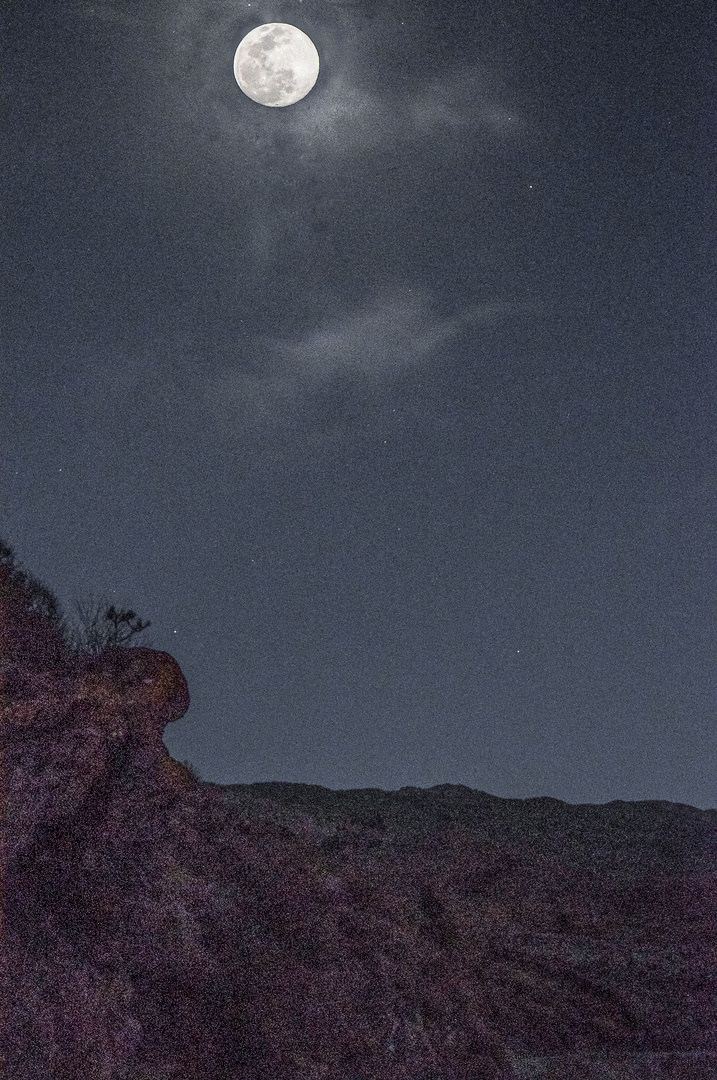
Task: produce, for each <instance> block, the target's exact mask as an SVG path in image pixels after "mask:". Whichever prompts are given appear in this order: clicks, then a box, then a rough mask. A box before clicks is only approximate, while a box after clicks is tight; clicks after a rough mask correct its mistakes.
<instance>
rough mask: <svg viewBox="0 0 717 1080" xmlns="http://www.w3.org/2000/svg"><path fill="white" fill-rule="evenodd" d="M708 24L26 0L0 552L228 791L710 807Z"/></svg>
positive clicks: (459, 10) (12, 202) (7, 123)
mask: <svg viewBox="0 0 717 1080" xmlns="http://www.w3.org/2000/svg"><path fill="white" fill-rule="evenodd" d="M265 22H289V23H293V24H294V25H296V26H298V27H299V28H300V29H302V30H303V31H304V32H305V33H307V34H308V35H309V36H310V37H311V39H312V40H313V41H314V43H315V45H316V47H317V49H318V51H319V55H320V58H321V70H320V74H319V78H318V81H317V83H316V85H315V87H314V89H313V90H312V91H311V92H310V93H309V95H308V96H307V97H306V98H305V99H304V100H303V101H301V102H299V103H297V104H295V105H293V106H289V107H286V108H267V107H265V106H262V105H259V104H256V103H254V102H253V101H251V100H250V99H249V98H248V97H246V96H245V95H244V94H243V93H242V92H241V90H240V89H239V87H238V86H237V84H236V82H235V80H234V76H233V70H232V62H233V56H234V51H235V49H236V47H237V45H238V43H239V41H240V40H241V39H242V38H243V37H244V36H245V34H247V33H248V32H249V31H250V30H251V29H253V28H254V27H255V26H257V25H259V24H261V23H265ZM715 25H716V23H715V17H714V8H713V5H712V3H710V0H704V2H701V0H694V2H693V0H682V2H681V3H679V4H677V3H675V2H674V0H624V2H622V3H616V2H615V0H604V2H600V0H585V2H578V0H564V2H562V3H560V4H550V3H546V2H545V0H487V2H486V3H473V2H471V3H468V2H463V0H450V2H448V0H443V2H441V0H385V2H382V3H378V2H377V0H303V2H302V0H285V2H281V0H277V2H272V0H251V3H249V2H246V0H231V2H230V0H171V2H169V0H141V2H140V0H118V2H114V3H105V2H103V0H96V2H95V3H85V2H80V0H63V2H62V3H58V0H37V2H34V3H27V2H25V0H6V3H5V4H4V6H3V14H2V27H1V30H2V38H3V40H4V43H5V55H4V58H3V60H2V65H1V67H2V70H1V71H0V80H1V91H2V98H1V101H0V122H1V124H2V138H3V143H4V146H3V149H2V155H1V159H2V163H1V164H0V169H1V170H2V203H3V211H2V216H3V232H4V240H3V245H2V249H3V250H2V278H3V300H2V317H1V325H2V329H1V331H0V334H1V344H2V360H1V364H2V368H1V373H2V381H1V385H0V535H2V538H3V539H4V540H6V541H7V542H8V543H10V544H11V545H12V547H13V549H14V550H15V553H16V555H17V557H18V558H19V560H20V561H21V563H22V564H23V566H25V567H26V568H28V569H29V570H30V571H31V572H32V573H33V574H34V575H36V576H37V577H39V578H40V579H41V580H42V581H43V582H44V583H45V584H46V585H48V586H49V587H50V588H51V589H52V590H53V591H54V592H55V593H56V594H57V596H58V597H59V598H60V600H61V602H62V604H63V607H64V608H65V611H66V612H67V613H68V615H71V614H72V613H73V611H74V608H73V604H74V601H75V600H76V599H85V598H86V597H87V595H88V594H89V593H91V592H92V593H95V594H101V595H106V596H108V597H109V598H110V599H111V601H113V602H114V603H115V604H123V605H125V606H128V607H132V608H134V609H135V611H136V612H137V613H138V614H139V615H140V616H141V617H142V618H143V619H149V620H151V624H152V625H151V627H150V628H149V630H148V631H147V632H146V633H145V635H144V636H143V638H142V641H140V642H138V643H143V642H146V643H151V644H152V645H153V647H154V648H157V649H164V650H166V651H168V652H170V653H171V654H172V655H173V656H174V657H175V658H176V659H177V661H178V662H179V664H180V665H181V668H182V670H183V672H184V674H185V676H186V678H187V682H188V684H189V690H190V694H191V698H192V704H191V706H190V708H189V711H188V712H187V714H186V716H185V717H184V718H183V719H181V720H180V721H177V722H176V723H174V724H172V725H170V726H169V727H168V728H167V729H166V730H165V733H164V741H165V744H166V746H167V748H168V749H169V751H170V753H171V754H172V756H173V757H175V758H177V759H178V760H185V759H189V760H190V761H191V762H192V763H193V765H194V766H195V767H196V769H197V770H198V772H199V774H200V775H201V777H202V778H203V779H205V780H212V781H215V782H217V783H223V784H228V783H250V782H253V781H259V780H283V781H294V782H302V783H313V784H322V785H324V786H326V787H330V788H357V787H379V788H383V789H390V790H394V789H397V788H399V787H401V786H404V785H414V786H417V787H429V786H432V785H434V784H441V783H454V784H465V785H467V786H469V787H471V788H476V789H480V790H483V791H486V792H489V793H491V794H494V795H499V796H502V797H510V798H528V797H532V796H538V795H548V796H552V797H554V798H558V799H563V800H566V801H568V802H571V803H601V802H608V801H610V800H613V799H625V800H638V799H664V800H670V801H674V802H682V803H689V804H692V805H694V806H697V807H703V808H707V807H714V806H717V767H716V766H717V755H716V753H715V747H716V738H717V722H716V717H715V705H716V703H717V701H716V690H717V681H716V679H715V660H716V657H717V648H716V646H717V634H716V632H715V631H716V612H717V595H716V593H717V589H716V584H717V574H716V572H715V565H716V556H717V545H716V543H715V540H716V530H715V523H716V520H717V513H716V510H717V507H716V503H715V488H716V481H717V460H716V457H717V455H716V453H715V450H716V446H717V443H716V440H715V435H716V434H717V432H716V429H715V418H716V417H717V400H716V399H717V392H716V391H717V366H716V363H715V360H716V355H717V354H716V352H715V344H716V336H717V335H716V334H715V324H716V317H715V311H716V308H717V305H716V303H715V274H716V273H717V265H716V263H717V229H716V228H715V198H714V196H715V188H716V185H715V168H716V164H717V154H716V153H715V151H716V145H715V131H714V119H715V101H716V100H717V78H716V71H717V69H716V66H715V64H714V43H715ZM136 640H137V639H135V641H136Z"/></svg>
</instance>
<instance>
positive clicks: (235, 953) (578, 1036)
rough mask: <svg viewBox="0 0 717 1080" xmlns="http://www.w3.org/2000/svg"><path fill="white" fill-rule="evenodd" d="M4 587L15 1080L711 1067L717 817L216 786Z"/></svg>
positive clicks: (163, 694)
mask: <svg viewBox="0 0 717 1080" xmlns="http://www.w3.org/2000/svg"><path fill="white" fill-rule="evenodd" d="M1 586H2V582H1V581H0V732H1V733H2V741H1V743H0V779H1V786H0V792H1V794H2V827H1V831H0V842H1V845H2V847H1V856H2V877H1V887H2V893H1V895H2V908H1V916H2V953H1V954H0V965H1V966H0V971H1V973H2V986H3V996H2V1011H1V1015H0V1036H1V1052H2V1058H3V1060H2V1071H3V1075H4V1076H7V1077H9V1078H12V1080H40V1078H43V1080H46V1078H48V1077H51V1078H52V1080H77V1078H78V1077H91V1078H92V1080H170V1078H171V1080H175V1078H176V1080H179V1078H181V1080H200V1078H201V1080H204V1078H206V1080H209V1078H211V1080H384V1078H385V1080H389V1078H391V1080H516V1078H518V1077H525V1078H526V1080H527V1078H528V1077H535V1078H536V1080H537V1078H541V1080H542V1078H545V1080H559V1078H562V1080H608V1077H610V1078H612V1080H628V1078H633V1077H634V1078H638V1077H639V1078H640V1080H641V1078H642V1077H643V1076H644V1077H645V1080H647V1077H650V1080H667V1077H670V1078H671V1080H697V1078H698V1077H699V1078H702V1080H704V1078H707V1077H712V1078H714V1077H717V1027H716V1025H715V1017H716V1011H715V994H716V989H717V987H716V985H715V983H716V979H715V938H716V936H717V935H716V927H715V918H714V915H715V904H714V900H715V891H714V889H715V880H716V878H715V871H716V867H715V856H716V853H715V837H716V835H717V822H716V821H715V816H716V815H715V812H714V811H699V810H696V809H695V808H693V807H687V806H679V805H675V804H669V803H612V804H609V805H608V806H607V807H586V806H579V807H574V806H568V805H567V804H564V803H560V802H558V801H557V800H551V799H533V800H524V801H522V800H505V799H497V798H495V797H492V796H489V795H485V794H484V793H482V792H472V791H469V790H468V789H466V788H460V787H452V786H450V785H443V786H441V787H439V788H433V789H430V790H428V791H422V790H419V789H415V788H413V789H402V790H401V791H400V792H381V791H369V792H331V791H327V790H326V789H323V788H316V787H311V786H308V785H286V784H268V785H266V784H265V785H246V786H243V785H240V786H237V785H232V786H219V785H213V784H201V783H197V782H196V781H195V780H194V779H193V778H192V776H191V775H190V774H189V773H188V772H187V770H186V769H185V768H184V767H183V766H181V765H179V764H178V763H177V762H175V761H173V760H172V759H171V758H170V757H169V755H168V753H167V751H166V748H165V747H164V744H163V742H162V731H163V728H164V725H165V724H167V723H170V722H172V721H173V720H175V719H177V718H178V717H180V716H181V715H183V713H184V712H185V711H186V709H187V706H188V703H189V696H188V691H187V686H186V683H185V680H184V677H183V676H182V673H181V671H180V669H179V667H178V665H177V664H176V662H175V661H174V660H173V659H172V657H171V656H169V655H168V654H166V653H163V652H157V651H154V650H151V649H140V648H137V649H125V650H116V649H115V650H109V651H107V652H105V653H103V654H100V655H99V656H84V657H70V656H68V655H67V654H66V653H65V652H63V649H62V647H61V643H60V642H59V640H58V639H56V638H55V637H53V633H52V631H51V628H49V627H48V626H46V625H40V624H38V621H37V619H35V618H34V617H33V618H30V617H29V615H28V618H27V619H25V615H24V614H23V610H22V605H21V604H15V606H14V607H13V606H12V605H9V604H8V603H7V599H8V597H7V591H6V592H5V594H4V595H3V593H2V588H1ZM601 1070H602V1071H601ZM606 1070H607V1071H606ZM631 1070H632V1071H631ZM640 1070H642V1071H640ZM645 1070H647V1071H645ZM700 1070H702V1071H700ZM705 1070H706V1071H705Z"/></svg>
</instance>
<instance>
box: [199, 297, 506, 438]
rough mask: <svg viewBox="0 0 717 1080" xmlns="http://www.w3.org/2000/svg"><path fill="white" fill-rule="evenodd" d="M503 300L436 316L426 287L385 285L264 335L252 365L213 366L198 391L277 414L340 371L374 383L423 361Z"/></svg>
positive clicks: (255, 417)
mask: <svg viewBox="0 0 717 1080" xmlns="http://www.w3.org/2000/svg"><path fill="white" fill-rule="evenodd" d="M505 307H506V305H505V304H503V303H501V302H499V301H494V302H486V303H482V304H474V305H471V306H468V307H465V308H463V309H461V310H460V311H457V312H455V313H453V314H451V315H448V316H442V315H439V314H437V313H436V312H435V311H434V306H433V303H432V299H431V296H430V294H429V293H428V292H427V291H426V290H424V289H419V288H414V287H410V286H407V285H398V286H392V287H387V288H384V289H383V290H381V291H380V292H379V293H378V294H377V295H375V296H374V297H373V298H372V299H370V300H368V301H367V302H366V303H364V304H363V305H361V306H360V307H357V308H355V309H354V310H353V311H346V312H343V313H341V314H339V315H336V316H335V317H334V318H331V319H327V320H326V321H324V322H323V323H321V324H320V325H319V326H317V327H316V328H315V329H313V330H310V331H308V332H306V333H305V334H303V335H302V336H301V337H299V338H298V339H293V340H283V339H282V340H280V339H269V340H264V341H263V342H262V343H259V344H258V347H259V348H260V349H261V350H262V351H263V352H264V353H265V354H266V359H265V362H264V364H263V366H262V369H261V370H260V371H259V372H256V371H255V372H253V373H247V372H246V371H244V370H242V369H241V368H240V367H239V366H236V367H234V366H232V367H225V368H224V369H223V370H221V371H220V372H219V373H217V372H216V371H215V372H214V373H213V374H212V375H210V376H209V377H208V379H207V384H206V391H205V396H206V399H207V402H208V404H210V406H211V407H212V408H214V409H218V410H219V411H220V412H221V413H223V414H225V416H227V417H228V416H229V415H231V416H232V417H234V418H235V419H236V420H241V421H244V422H245V423H249V424H251V423H252V422H253V421H265V420H267V419H270V418H274V419H280V418H281V415H282V413H284V412H285V411H286V410H290V409H291V408H293V407H294V406H296V405H297V404H299V403H300V402H301V401H302V400H305V399H306V398H307V397H311V396H312V395H313V394H315V393H316V392H317V391H318V390H320V389H321V388H322V387H323V386H325V385H326V384H327V383H329V382H331V381H332V380H335V379H338V378H340V377H342V376H345V375H350V376H356V377H358V378H359V379H361V378H363V379H365V380H367V381H368V382H370V383H372V384H375V383H376V382H377V381H381V380H389V379H391V378H392V377H395V376H397V375H399V374H400V373H401V372H402V371H403V370H405V369H407V368H409V367H412V366H415V365H418V364H421V363H426V362H429V361H430V360H432V359H433V358H435V357H436V356H437V354H438V353H439V350H440V348H441V346H443V345H444V344H446V343H447V342H449V341H450V340H451V339H452V338H454V337H455V336H456V335H457V334H459V333H460V332H461V331H462V330H463V329H465V328H466V327H467V326H470V325H481V324H485V323H489V322H494V321H495V320H496V319H498V318H500V317H501V315H502V314H503V312H504V311H505Z"/></svg>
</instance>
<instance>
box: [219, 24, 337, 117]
mask: <svg viewBox="0 0 717 1080" xmlns="http://www.w3.org/2000/svg"><path fill="white" fill-rule="evenodd" d="M318 75H319V54H318V53H317V51H316V46H315V45H314V43H313V41H312V40H311V38H310V37H307V35H306V34H305V33H304V32H303V31H302V30H299V28H298V27H297V26H292V25H291V24H290V23H264V25H263V26H257V27H256V29H254V30H251V31H250V32H249V33H248V34H247V36H246V37H245V38H243V39H242V40H241V41H240V42H239V48H238V49H237V51H236V52H235V53H234V78H235V79H236V81H237V82H238V83H239V86H240V87H241V89H242V90H243V91H244V93H245V94H246V96H247V97H250V98H251V100H252V101H257V102H258V103H259V104H260V105H271V106H272V107H273V108H277V107H279V106H282V105H293V104H294V102H295V101H301V99H302V98H303V97H306V95H307V94H308V92H309V90H310V89H311V87H312V86H313V85H314V83H315V82H316V80H317V78H318Z"/></svg>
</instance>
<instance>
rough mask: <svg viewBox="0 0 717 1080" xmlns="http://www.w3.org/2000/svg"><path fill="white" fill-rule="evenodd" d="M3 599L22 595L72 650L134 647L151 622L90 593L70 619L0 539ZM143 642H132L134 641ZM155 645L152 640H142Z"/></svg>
mask: <svg viewBox="0 0 717 1080" xmlns="http://www.w3.org/2000/svg"><path fill="white" fill-rule="evenodd" d="M0 570H2V571H3V573H1V574H0V601H1V600H2V598H3V595H4V594H12V595H13V596H15V597H16V598H17V597H19V598H20V599H21V604H22V607H23V609H25V610H27V611H29V612H34V613H36V614H39V615H42V616H44V617H45V618H46V619H47V621H48V622H49V623H50V624H51V625H52V626H53V628H55V629H56V630H57V631H58V632H59V633H60V635H61V637H62V639H63V641H64V643H65V647H66V648H67V650H68V651H69V652H71V653H75V654H78V653H90V654H93V653H100V652H104V650H105V649H126V648H131V647H132V646H131V645H130V644H129V643H130V640H131V638H133V637H134V635H135V634H140V633H142V631H143V630H146V629H147V627H148V626H150V625H151V623H150V622H142V620H141V619H140V618H139V617H138V616H137V614H136V612H134V611H133V610H131V609H130V608H127V609H118V608H116V607H115V606H114V604H112V603H111V602H110V601H109V598H108V597H104V598H97V597H95V596H94V594H90V596H89V598H88V599H87V600H86V601H85V602H84V603H80V602H79V601H75V608H76V609H77V618H76V620H75V621H74V622H71V621H69V620H68V619H67V618H66V616H65V615H64V614H63V611H62V607H61V605H60V602H59V600H58V599H57V597H56V596H55V594H54V593H53V592H51V590H50V589H48V588H47V586H46V585H44V584H43V583H42V582H41V581H39V580H38V579H37V578H35V577H33V576H32V575H31V574H30V573H29V572H28V571H27V570H24V569H23V568H22V566H21V564H20V563H19V562H18V560H17V557H16V555H15V552H14V551H13V549H12V548H11V547H10V545H9V544H7V543H6V542H5V541H3V540H2V539H0ZM134 644H140V643H135V642H132V645H134ZM141 644H144V646H145V647H146V648H152V643H151V642H146V643H141Z"/></svg>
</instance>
